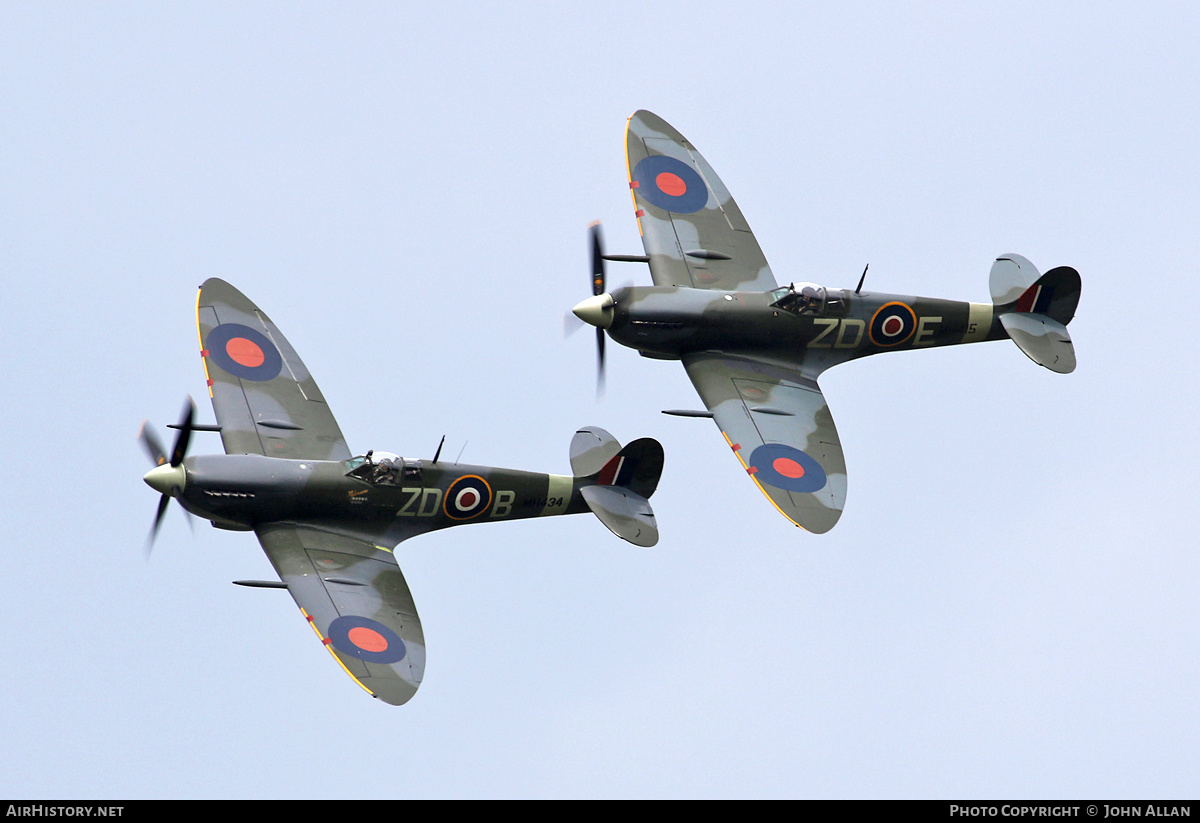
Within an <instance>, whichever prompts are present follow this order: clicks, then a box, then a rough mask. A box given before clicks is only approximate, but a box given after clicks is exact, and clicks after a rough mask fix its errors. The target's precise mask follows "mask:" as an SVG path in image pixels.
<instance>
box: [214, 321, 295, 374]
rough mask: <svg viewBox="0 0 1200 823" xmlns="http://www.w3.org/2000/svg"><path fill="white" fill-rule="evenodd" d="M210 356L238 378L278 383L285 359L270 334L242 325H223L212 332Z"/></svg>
mask: <svg viewBox="0 0 1200 823" xmlns="http://www.w3.org/2000/svg"><path fill="white" fill-rule="evenodd" d="M205 345H206V346H207V347H208V348H207V351H208V357H209V359H210V360H212V361H213V362H214V363H216V364H217V365H218V366H220V367H221V368H222V369H224V370H225V371H227V372H229V373H230V374H232V375H233V376H234V377H240V378H242V379H243V380H255V381H258V382H260V383H263V382H266V381H267V380H274V379H275V377H276V376H277V375H278V374H279V370H280V369H282V368H283V358H282V357H281V356H280V355H279V349H277V348H275V344H274V343H272V342H271V341H270V340H269V339H268V338H267V336H266V335H264V334H263V333H262V332H258V331H255V330H254V329H252V328H250V327H249V326H243V325H241V324H239V323H222V324H221V325H220V326H217V327H216V328H215V329H213V330H212V331H210V332H209V333H208V340H206V341H205Z"/></svg>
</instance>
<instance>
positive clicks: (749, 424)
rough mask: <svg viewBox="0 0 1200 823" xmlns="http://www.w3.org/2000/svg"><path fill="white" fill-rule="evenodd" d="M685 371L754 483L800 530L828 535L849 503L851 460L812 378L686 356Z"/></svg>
mask: <svg viewBox="0 0 1200 823" xmlns="http://www.w3.org/2000/svg"><path fill="white" fill-rule="evenodd" d="M683 365H684V368H686V369H687V373H688V377H690V378H691V380H692V384H693V385H694V386H695V387H696V391H697V392H699V393H700V397H701V399H703V400H704V405H705V406H707V407H708V409H709V411H711V412H712V413H713V418H714V419H715V420H716V423H717V426H718V427H719V428H720V429H721V433H722V434H723V435H724V436H725V440H726V441H727V442H728V443H729V446H730V447H731V448H732V449H733V452H734V454H736V455H737V458H738V460H739V461H741V464H742V467H743V468H744V469H745V470H746V472H747V473H748V474H749V475H750V479H751V480H753V481H754V483H755V484H756V485H757V486H758V488H759V489H760V490H761V491H762V493H763V494H765V495H766V496H767V497H768V498H770V500H771V502H772V503H773V504H775V508H777V509H778V510H779V511H780V513H782V514H783V516H784V517H786V518H788V519H789V520H791V521H792V522H793V523H795V524H796V525H797V526H800V527H802V528H804V529H807V530H808V531H810V532H815V533H817V534H824V533H825V532H827V531H829V530H830V529H832V528H833V526H834V524H835V523H837V521H838V518H839V517H841V515H842V508H843V507H844V506H845V503H846V461H845V459H844V458H843V456H842V444H841V441H840V440H839V439H838V433H837V427H836V426H834V424H833V417H832V416H831V415H830V413H829V407H828V406H827V405H826V404H825V396H824V395H822V394H821V389H820V387H818V386H817V383H816V381H815V380H812V379H811V378H808V377H805V376H803V375H802V374H801V373H800V372H799V371H798V370H796V369H790V368H784V367H780V366H776V365H773V364H768V363H765V362H760V361H756V360H749V359H745V358H740V357H731V356H728V355H723V354H712V353H705V354H689V355H684V357H683Z"/></svg>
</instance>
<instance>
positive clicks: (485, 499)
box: [442, 474, 492, 520]
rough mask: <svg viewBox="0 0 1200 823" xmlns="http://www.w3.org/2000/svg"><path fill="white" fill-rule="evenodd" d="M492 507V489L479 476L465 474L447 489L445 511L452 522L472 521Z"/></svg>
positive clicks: (443, 507) (443, 505) (443, 506)
mask: <svg viewBox="0 0 1200 823" xmlns="http://www.w3.org/2000/svg"><path fill="white" fill-rule="evenodd" d="M490 505H492V487H491V486H489V485H488V483H487V481H486V480H484V479H483V478H482V477H480V476H479V475H477V474H464V475H463V476H462V477H460V478H458V479H457V480H455V481H454V482H453V483H451V484H450V488H448V489H446V497H445V502H444V503H443V504H442V509H443V511H445V512H446V516H447V517H449V518H450V519H451V520H470V519H471V518H472V517H478V516H479V515H481V514H483V513H484V512H485V511H487V509H488V506H490Z"/></svg>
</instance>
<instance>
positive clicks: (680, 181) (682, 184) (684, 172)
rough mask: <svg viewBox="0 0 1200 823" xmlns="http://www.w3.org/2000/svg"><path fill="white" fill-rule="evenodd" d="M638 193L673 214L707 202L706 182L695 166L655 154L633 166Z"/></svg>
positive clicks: (687, 210) (695, 210)
mask: <svg viewBox="0 0 1200 823" xmlns="http://www.w3.org/2000/svg"><path fill="white" fill-rule="evenodd" d="M633 184H634V188H636V189H637V195H638V197H640V198H642V199H644V200H646V201H647V202H649V203H650V205H652V206H658V207H659V208H660V209H665V210H666V211H673V212H675V213H676V214H691V213H692V212H697V211H700V209H702V208H704V206H705V205H706V204H707V203H708V186H706V185H704V180H703V178H701V177H700V175H699V174H697V173H696V170H695V169H694V168H692V167H691V166H689V165H688V164H687V163H684V162H683V161H681V160H676V159H675V158H674V157H667V156H666V155H665V154H655V155H652V156H650V157H646V158H643V159H642V161H641V162H640V163H638V164H637V166H635V167H634V169H633Z"/></svg>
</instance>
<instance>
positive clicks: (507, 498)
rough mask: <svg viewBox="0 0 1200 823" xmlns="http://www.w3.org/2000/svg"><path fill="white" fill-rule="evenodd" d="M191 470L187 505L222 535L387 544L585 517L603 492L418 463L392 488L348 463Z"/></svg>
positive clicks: (257, 462)
mask: <svg viewBox="0 0 1200 823" xmlns="http://www.w3.org/2000/svg"><path fill="white" fill-rule="evenodd" d="M183 465H184V469H185V470H186V480H185V483H184V488H183V491H182V493H181V495H180V496H179V498H178V499H179V500H180V502H181V503H183V505H184V506H185V507H186V508H187V509H188V510H189V511H191V512H193V513H194V514H197V515H199V516H201V517H204V518H206V519H208V520H211V521H213V523H214V524H216V525H217V526H218V527H220V528H226V529H237V530H249V529H252V528H254V527H255V526H257V525H259V524H261V523H271V522H279V521H293V522H307V523H320V524H321V526H322V528H325V529H329V530H332V531H340V532H344V533H347V534H352V535H355V536H357V537H360V538H361V537H372V538H375V539H376V540H379V541H381V542H395V540H397V539H402V538H403V537H411V536H414V535H416V534H421V533H425V532H430V531H434V530H436V529H443V528H447V527H450V526H459V525H464V524H466V523H479V522H496V521H500V520H521V519H525V518H529V517H544V516H548V515H556V514H577V513H581V512H586V511H588V510H589V509H588V506H587V504H586V503H585V502H584V501H583V498H582V496H581V494H580V489H581V488H583V487H585V486H588V485H594V484H595V479H594V478H591V479H589V478H573V477H569V476H566V475H556V474H540V473H537V472H525V471H517V470H512V469H499V468H491V467H487V466H472V465H466V464H418V463H414V462H413V461H407V462H406V469H405V470H401V471H399V472H397V476H396V477H395V478H389V479H388V480H387V482H384V483H373V482H371V481H369V480H367V479H364V478H362V477H356V476H353V475H351V474H349V473H348V472H349V464H347V463H346V462H343V461H325V460H283V459H280V458H277V457H264V456H262V455H255V454H232V455H220V454H216V455H197V456H194V457H188V458H187V459H186V460H185V461H184V464H183ZM389 537H390V538H392V539H390V540H389Z"/></svg>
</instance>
